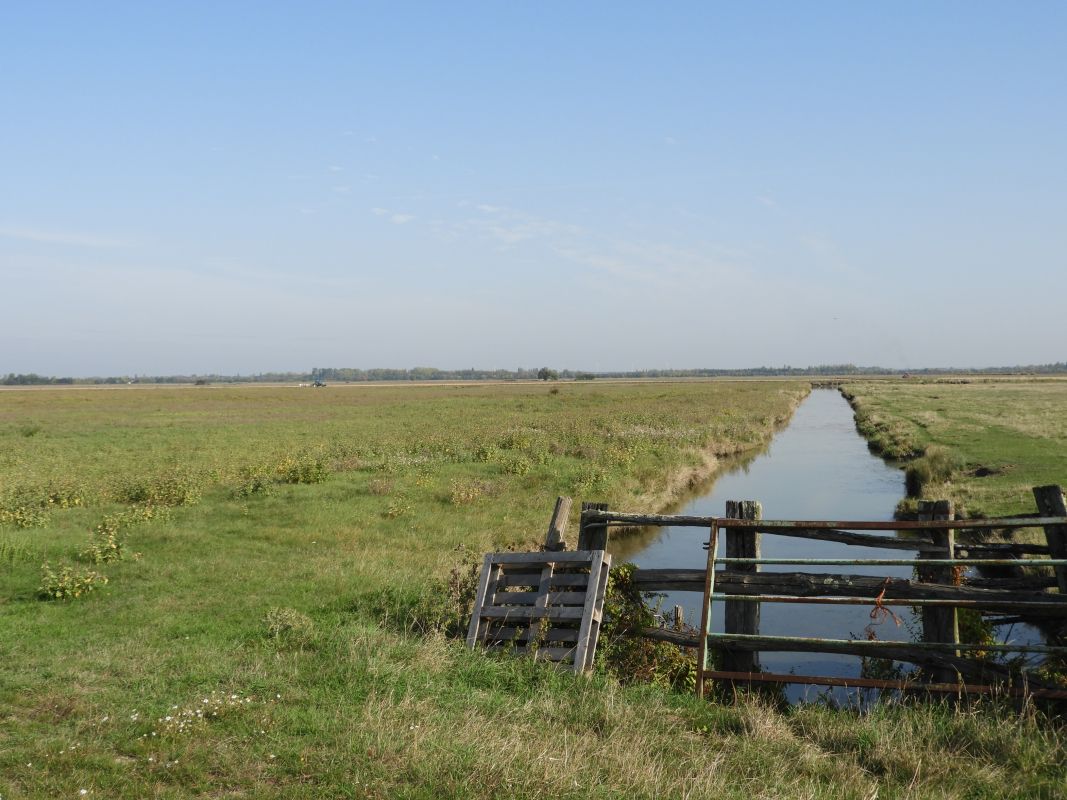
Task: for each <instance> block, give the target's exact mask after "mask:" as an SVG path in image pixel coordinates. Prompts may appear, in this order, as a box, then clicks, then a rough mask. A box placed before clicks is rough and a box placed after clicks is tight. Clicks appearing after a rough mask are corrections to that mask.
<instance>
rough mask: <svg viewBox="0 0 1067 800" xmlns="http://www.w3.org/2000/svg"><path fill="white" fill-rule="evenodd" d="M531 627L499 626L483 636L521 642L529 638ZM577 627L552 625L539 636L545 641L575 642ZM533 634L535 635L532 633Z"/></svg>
mask: <svg viewBox="0 0 1067 800" xmlns="http://www.w3.org/2000/svg"><path fill="white" fill-rule="evenodd" d="M531 630H532V627H526V628H519V627H511V626H508V627H500V628H496V629H492V628H491V629H490V630H489V631H488V632H487V633H486V634H485V636H484V638H485V641H486V642H523V641H526V640H527V639H529V638H530V636H531ZM579 632H580V631H579V630H578V628H561V627H558V626H554V627H552V628H549V629H548V630H547V631H545V633H544V636H543V637H540V638H542V640H543V641H546V642H576V641H578V634H579ZM533 635H536V633H534V634H533Z"/></svg>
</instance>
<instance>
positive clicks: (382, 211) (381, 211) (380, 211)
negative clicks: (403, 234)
mask: <svg viewBox="0 0 1067 800" xmlns="http://www.w3.org/2000/svg"><path fill="white" fill-rule="evenodd" d="M370 213H372V214H373V215H374V216H376V217H384V216H385V215H386V214H388V213H389V209H388V208H372V209H371V210H370Z"/></svg>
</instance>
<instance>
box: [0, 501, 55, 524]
mask: <svg viewBox="0 0 1067 800" xmlns="http://www.w3.org/2000/svg"><path fill="white" fill-rule="evenodd" d="M47 524H48V511H47V510H45V509H43V508H37V507H34V506H27V505H17V506H7V507H0V525H7V526H10V527H12V528H43V527H44V526H45V525H47Z"/></svg>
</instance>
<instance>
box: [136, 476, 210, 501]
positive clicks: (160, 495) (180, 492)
mask: <svg viewBox="0 0 1067 800" xmlns="http://www.w3.org/2000/svg"><path fill="white" fill-rule="evenodd" d="M202 494H203V485H202V482H201V481H200V480H199V479H198V478H196V477H194V476H193V475H191V474H189V473H185V472H173V473H171V474H169V475H159V476H156V477H154V478H132V479H129V480H127V481H126V482H124V483H122V484H121V485H120V486H119V487H118V490H117V492H116V499H118V500H119V501H120V502H123V503H130V504H131V505H141V506H191V505H196V504H197V503H199V502H200V497H201V495H202Z"/></svg>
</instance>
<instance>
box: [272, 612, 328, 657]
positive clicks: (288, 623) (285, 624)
mask: <svg viewBox="0 0 1067 800" xmlns="http://www.w3.org/2000/svg"><path fill="white" fill-rule="evenodd" d="M263 624H264V626H265V627H266V632H267V636H268V638H270V639H272V640H273V641H274V642H275V643H276V644H278V645H280V646H284V647H292V648H296V649H303V648H305V647H308V646H310V645H311V644H313V642H314V640H315V623H314V621H312V619H311V617H309V616H308V615H307V614H303V613H301V612H299V611H297V610H296V609H295V608H270V609H268V610H267V613H266V615H265V616H264V618H263Z"/></svg>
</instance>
